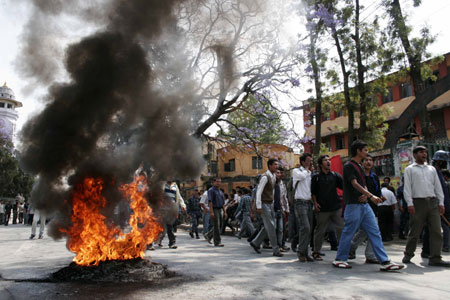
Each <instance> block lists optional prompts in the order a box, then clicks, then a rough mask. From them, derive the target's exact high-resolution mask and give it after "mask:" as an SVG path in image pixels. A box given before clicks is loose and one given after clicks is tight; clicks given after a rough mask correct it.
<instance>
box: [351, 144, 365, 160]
mask: <svg viewBox="0 0 450 300" xmlns="http://www.w3.org/2000/svg"><path fill="white" fill-rule="evenodd" d="M364 147H367V143H366V142H364V141H361V140H355V141H354V142H353V143H352V146H351V147H350V152H351V155H352V157H355V156H356V154H358V149H359V150H360V151H362V149H364Z"/></svg>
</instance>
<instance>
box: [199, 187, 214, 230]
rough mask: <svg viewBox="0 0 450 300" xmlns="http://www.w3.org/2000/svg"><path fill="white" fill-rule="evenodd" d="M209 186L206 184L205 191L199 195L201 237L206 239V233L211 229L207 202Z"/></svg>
mask: <svg viewBox="0 0 450 300" xmlns="http://www.w3.org/2000/svg"><path fill="white" fill-rule="evenodd" d="M210 188H211V185H210V184H208V185H207V186H206V191H205V192H203V194H202V196H201V197H200V206H201V208H202V214H203V215H202V217H203V231H202V232H203V237H204V238H205V239H206V234H207V233H208V231H210V230H211V229H212V223H211V222H210V217H209V203H208V190H209V189H210Z"/></svg>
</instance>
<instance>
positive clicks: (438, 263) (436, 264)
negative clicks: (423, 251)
mask: <svg viewBox="0 0 450 300" xmlns="http://www.w3.org/2000/svg"><path fill="white" fill-rule="evenodd" d="M428 265H429V266H432V267H445V268H450V262H448V261H444V260H439V261H431V260H430V261H429V262H428Z"/></svg>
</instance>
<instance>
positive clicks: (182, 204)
mask: <svg viewBox="0 0 450 300" xmlns="http://www.w3.org/2000/svg"><path fill="white" fill-rule="evenodd" d="M175 190H176V197H177V204H178V205H179V206H180V207H181V209H182V210H184V211H186V203H184V199H183V197H182V196H181V194H180V190H179V189H178V184H175Z"/></svg>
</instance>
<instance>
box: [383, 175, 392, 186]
mask: <svg viewBox="0 0 450 300" xmlns="http://www.w3.org/2000/svg"><path fill="white" fill-rule="evenodd" d="M383 182H384V183H386V184H387V185H389V184H390V183H391V178H390V177H387V176H386V177H384V178H383Z"/></svg>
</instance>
